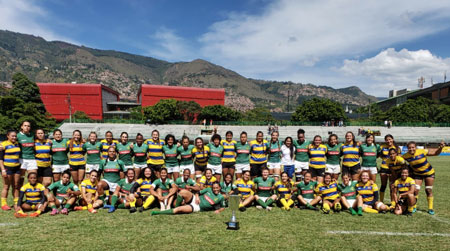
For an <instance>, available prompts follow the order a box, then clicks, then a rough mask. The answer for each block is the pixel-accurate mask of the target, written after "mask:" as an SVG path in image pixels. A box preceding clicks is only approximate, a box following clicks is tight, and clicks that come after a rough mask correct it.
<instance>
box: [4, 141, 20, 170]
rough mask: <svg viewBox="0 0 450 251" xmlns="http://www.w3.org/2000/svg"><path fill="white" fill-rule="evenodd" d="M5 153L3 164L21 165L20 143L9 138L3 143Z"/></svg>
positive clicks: (9, 165)
mask: <svg viewBox="0 0 450 251" xmlns="http://www.w3.org/2000/svg"><path fill="white" fill-rule="evenodd" d="M1 145H2V147H3V151H4V152H5V155H4V157H3V164H4V165H5V166H8V167H18V166H20V161H19V158H20V153H21V150H20V145H19V143H17V142H16V143H14V144H13V143H12V142H11V141H9V140H6V141H3V142H2V143H1Z"/></svg>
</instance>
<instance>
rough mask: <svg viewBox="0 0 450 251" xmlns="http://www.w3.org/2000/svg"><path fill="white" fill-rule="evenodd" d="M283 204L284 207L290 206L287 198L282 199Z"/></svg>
mask: <svg viewBox="0 0 450 251" xmlns="http://www.w3.org/2000/svg"><path fill="white" fill-rule="evenodd" d="M280 202H281V204H282V205H283V207H284V208H289V206H288V202H287V201H286V199H284V198H283V199H280Z"/></svg>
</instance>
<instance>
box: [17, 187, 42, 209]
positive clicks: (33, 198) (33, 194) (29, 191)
mask: <svg viewBox="0 0 450 251" xmlns="http://www.w3.org/2000/svg"><path fill="white" fill-rule="evenodd" d="M44 190H45V187H44V186H43V185H42V184H41V183H36V184H35V185H34V186H33V185H31V184H30V183H27V184H25V185H23V186H22V187H21V188H20V191H21V192H24V193H25V196H26V202H27V203H34V204H37V203H39V201H41V199H42V197H41V192H42V191H44Z"/></svg>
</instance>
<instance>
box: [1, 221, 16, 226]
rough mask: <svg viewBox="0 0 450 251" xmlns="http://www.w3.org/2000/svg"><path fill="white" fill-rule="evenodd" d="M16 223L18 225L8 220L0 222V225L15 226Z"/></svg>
mask: <svg viewBox="0 0 450 251" xmlns="http://www.w3.org/2000/svg"><path fill="white" fill-rule="evenodd" d="M17 225H19V224H17V223H10V222H5V223H0V227H6V226H17Z"/></svg>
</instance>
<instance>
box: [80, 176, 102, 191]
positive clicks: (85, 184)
mask: <svg viewBox="0 0 450 251" xmlns="http://www.w3.org/2000/svg"><path fill="white" fill-rule="evenodd" d="M97 183H98V182H97V181H95V182H94V183H92V182H91V180H90V179H85V180H83V181H82V182H81V185H80V187H81V188H84V189H86V192H87V193H91V194H95V193H96V192H97Z"/></svg>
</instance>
